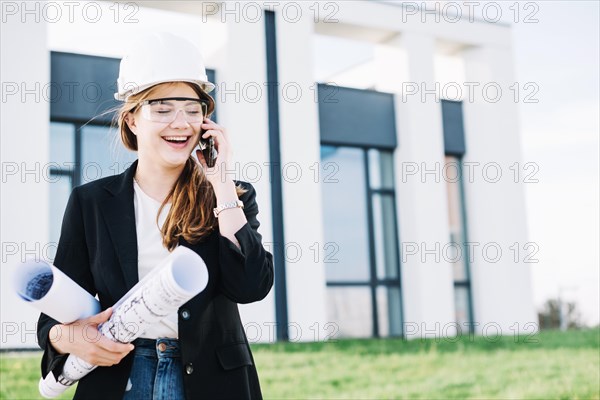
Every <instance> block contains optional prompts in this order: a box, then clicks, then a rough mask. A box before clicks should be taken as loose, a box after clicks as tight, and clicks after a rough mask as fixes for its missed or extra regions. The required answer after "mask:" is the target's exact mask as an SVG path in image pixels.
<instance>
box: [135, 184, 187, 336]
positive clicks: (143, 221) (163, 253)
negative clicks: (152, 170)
mask: <svg viewBox="0 0 600 400" xmlns="http://www.w3.org/2000/svg"><path fill="white" fill-rule="evenodd" d="M133 188H134V194H133V204H134V208H135V228H136V232H137V245H138V275H139V280H142V279H143V278H144V277H145V276H146V275H148V274H149V273H150V271H152V270H153V269H154V268H155V267H157V266H158V265H160V263H161V262H162V261H163V260H164V259H165V258H166V257H168V256H169V254H170V253H169V250H167V248H166V247H164V246H163V243H162V235H161V232H160V229H159V228H158V225H157V224H156V214H157V213H158V209H159V208H160V205H161V203H160V202H158V201H156V200H154V199H153V198H152V197H150V196H148V195H147V194H146V193H144V191H143V190H142V188H141V187H140V186H139V185H138V183H137V182H136V181H135V180H134V181H133ZM170 209H171V203H168V204H166V205H165V207H164V208H163V209H162V212H161V213H160V217H159V219H158V223H159V224H160V227H161V228H162V226H163V224H164V223H165V219H166V218H167V214H168V213H169V210H170ZM142 337H144V338H148V339H158V338H175V339H177V338H178V330H177V312H174V313H173V314H171V315H168V316H167V317H165V318H164V319H163V320H162V321H161V322H159V323H158V324H156V325H154V326H153V327H151V328H150V329H148V330H147V331H146V332H145V333H144V334H143V335H142Z"/></svg>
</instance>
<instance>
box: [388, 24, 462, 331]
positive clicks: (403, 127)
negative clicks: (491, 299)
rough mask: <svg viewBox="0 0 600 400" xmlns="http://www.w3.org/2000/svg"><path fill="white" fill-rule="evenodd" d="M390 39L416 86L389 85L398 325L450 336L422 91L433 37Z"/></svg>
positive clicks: (439, 144) (435, 119) (432, 114)
mask: <svg viewBox="0 0 600 400" xmlns="http://www.w3.org/2000/svg"><path fill="white" fill-rule="evenodd" d="M390 45H396V46H402V48H403V50H404V52H405V53H406V63H407V64H408V65H401V64H400V63H399V64H398V66H397V70H398V71H407V72H408V76H409V78H408V81H403V82H402V83H404V85H405V86H406V85H407V84H409V85H412V84H414V85H416V88H417V89H416V90H418V93H417V94H415V95H407V94H406V93H405V94H404V96H403V93H402V92H403V90H404V89H403V88H402V83H400V82H399V85H400V86H399V87H396V89H395V90H394V92H395V93H396V97H395V104H396V124H397V125H396V126H397V132H398V149H397V151H396V152H395V159H394V161H395V166H396V193H397V202H396V204H397V208H398V215H399V227H400V253H401V262H402V264H401V269H402V296H403V302H404V304H403V305H404V330H405V334H406V336H407V337H433V336H434V335H435V336H436V337H441V336H451V335H454V334H455V332H456V330H455V325H454V294H453V293H454V287H453V278H452V270H451V265H450V263H449V262H448V260H447V259H446V258H444V256H443V252H442V249H443V247H444V245H445V244H447V243H448V242H449V238H450V233H449V226H448V206H447V200H446V199H447V193H446V184H445V182H444V180H443V177H442V176H441V169H442V166H443V163H444V141H443V130H442V109H441V105H440V103H439V102H437V101H436V98H435V95H434V94H427V95H426V96H425V97H422V94H423V91H424V90H433V89H435V78H434V61H433V60H434V59H433V56H434V51H435V48H434V47H435V40H434V38H433V37H432V36H429V35H426V34H419V33H411V32H406V33H403V34H402V36H401V38H400V39H399V40H398V41H396V42H395V43H390ZM396 59H397V60H402V57H397V58H396ZM393 69H396V68H388V69H387V70H388V71H390V70H393ZM389 79H390V80H393V79H395V78H394V77H393V76H390V77H389ZM380 80H382V81H383V80H385V79H380ZM411 171H412V172H414V174H412V172H411Z"/></svg>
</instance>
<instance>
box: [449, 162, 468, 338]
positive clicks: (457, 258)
mask: <svg viewBox="0 0 600 400" xmlns="http://www.w3.org/2000/svg"><path fill="white" fill-rule="evenodd" d="M445 168H446V170H447V171H448V174H447V175H448V177H447V181H446V187H447V192H448V212H449V222H450V243H451V244H452V246H453V247H452V248H454V249H455V251H454V252H453V253H454V254H453V255H452V256H451V261H452V266H453V275H454V310H455V314H456V323H457V324H458V326H459V327H460V332H462V333H466V332H470V333H473V325H472V321H473V318H472V306H471V280H470V274H469V257H468V248H467V246H466V243H467V235H466V229H465V211H464V209H465V205H464V199H463V198H464V196H463V187H462V184H463V182H462V164H461V159H460V158H459V157H456V156H446V167H445ZM452 171H455V172H452Z"/></svg>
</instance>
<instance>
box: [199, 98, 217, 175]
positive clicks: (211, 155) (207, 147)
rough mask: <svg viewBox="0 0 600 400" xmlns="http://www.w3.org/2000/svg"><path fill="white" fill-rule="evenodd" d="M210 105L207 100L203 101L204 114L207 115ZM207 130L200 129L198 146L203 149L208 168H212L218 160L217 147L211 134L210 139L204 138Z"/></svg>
mask: <svg viewBox="0 0 600 400" xmlns="http://www.w3.org/2000/svg"><path fill="white" fill-rule="evenodd" d="M207 109H208V105H207V104H206V103H205V102H202V110H203V114H204V115H207V113H208V112H207V111H208V110H207ZM205 132H206V129H200V141H199V142H198V147H199V148H200V150H202V155H203V156H204V159H205V160H206V165H207V166H208V168H212V167H214V166H215V162H216V160H217V154H218V153H217V149H215V140H214V138H213V137H212V136H211V137H209V138H208V139H203V138H202V135H204V133H205Z"/></svg>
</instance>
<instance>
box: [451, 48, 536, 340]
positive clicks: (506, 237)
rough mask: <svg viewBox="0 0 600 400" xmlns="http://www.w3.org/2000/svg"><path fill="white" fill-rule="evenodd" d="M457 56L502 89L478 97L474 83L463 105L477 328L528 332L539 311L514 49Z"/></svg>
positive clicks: (477, 78)
mask: <svg viewBox="0 0 600 400" xmlns="http://www.w3.org/2000/svg"><path fill="white" fill-rule="evenodd" d="M463 57H464V60H465V74H466V79H467V81H469V82H479V83H481V86H480V88H482V87H483V85H485V84H488V83H489V84H492V85H498V87H500V88H502V94H501V95H496V94H495V93H496V91H495V90H493V89H490V91H489V92H488V95H486V96H484V95H483V92H482V91H481V90H478V91H476V92H475V93H476V95H475V96H474V101H472V102H470V101H465V102H464V104H463V112H464V120H465V121H464V122H465V136H466V142H467V153H466V155H465V157H464V162H465V163H471V164H470V165H472V170H473V173H472V174H470V176H471V178H472V180H473V181H472V182H471V183H466V182H465V184H464V187H465V201H466V206H467V225H468V226H467V228H468V235H469V241H471V242H475V244H474V245H473V249H474V261H473V263H472V271H471V276H472V288H473V306H474V313H475V319H476V320H477V321H478V322H479V323H480V326H478V327H476V331H477V332H482V329H488V330H489V331H488V332H487V333H486V334H488V335H492V336H493V335H494V334H495V332H496V331H499V332H501V333H502V334H508V335H510V334H513V333H514V332H529V333H531V332H534V331H535V330H536V329H537V328H536V327H537V316H536V313H535V309H534V305H533V298H532V283H531V270H530V269H531V264H530V263H529V262H528V260H529V259H530V258H531V259H532V260H533V259H535V258H537V257H536V255H535V253H536V250H535V248H536V247H535V246H536V245H535V244H528V243H529V242H528V235H527V222H526V214H525V197H524V189H523V180H524V178H525V176H526V175H527V173H528V172H529V171H528V170H527V169H525V168H524V166H523V159H522V156H521V138H520V130H519V120H518V111H517V103H516V102H514V100H513V94H514V93H513V92H511V91H510V90H509V89H508V88H509V87H510V86H511V85H512V84H513V83H514V82H515V78H514V70H513V68H514V67H513V59H512V53H511V49H510V48H509V47H500V46H487V47H476V48H471V49H468V50H465V52H464V54H463ZM490 87H491V86H490ZM516 171H518V174H515V173H516ZM498 172H499V173H500V174H501V175H497V173H498ZM484 249H485V250H484ZM497 250H500V251H501V253H497ZM515 258H516V259H515ZM528 323H529V325H526V324H528Z"/></svg>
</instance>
